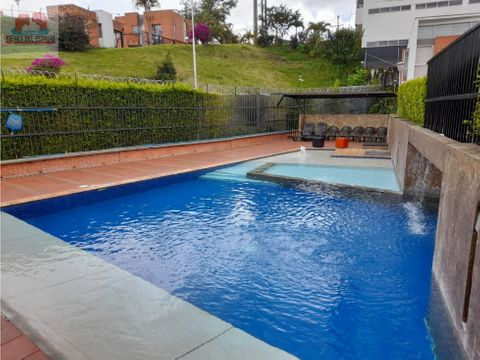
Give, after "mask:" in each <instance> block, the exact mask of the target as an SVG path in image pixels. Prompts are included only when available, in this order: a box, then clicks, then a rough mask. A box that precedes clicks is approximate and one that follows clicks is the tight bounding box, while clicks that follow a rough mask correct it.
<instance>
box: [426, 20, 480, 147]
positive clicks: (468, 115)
mask: <svg viewBox="0 0 480 360" xmlns="http://www.w3.org/2000/svg"><path fill="white" fill-rule="evenodd" d="M479 57H480V25H478V26H476V27H474V28H472V29H471V30H470V31H468V32H466V33H465V34H464V35H462V36H461V38H459V39H458V40H457V41H455V42H454V43H452V44H451V45H450V46H448V47H447V48H445V49H444V50H443V51H441V52H440V53H439V54H437V55H436V56H434V57H433V58H432V59H431V60H430V61H429V62H428V88H427V98H426V101H425V125H424V126H425V127H426V128H428V129H430V130H433V131H435V132H437V133H441V134H444V135H445V136H447V137H449V138H451V139H454V140H457V141H461V142H476V143H477V144H478V143H479V141H480V135H479V134H475V131H474V129H473V128H474V126H472V122H474V121H475V119H474V112H475V106H476V103H477V101H479V100H478V99H479V84H478V74H479Z"/></svg>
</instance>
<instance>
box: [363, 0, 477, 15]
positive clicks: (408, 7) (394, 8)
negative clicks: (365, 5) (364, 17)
mask: <svg viewBox="0 0 480 360" xmlns="http://www.w3.org/2000/svg"><path fill="white" fill-rule="evenodd" d="M479 1H480V0H479ZM411 8H412V6H411V5H404V6H392V7H384V8H375V9H370V10H368V13H369V14H380V13H389V12H397V11H408V10H411Z"/></svg>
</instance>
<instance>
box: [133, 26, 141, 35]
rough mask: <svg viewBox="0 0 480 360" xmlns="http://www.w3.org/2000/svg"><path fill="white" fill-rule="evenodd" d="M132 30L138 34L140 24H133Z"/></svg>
mask: <svg viewBox="0 0 480 360" xmlns="http://www.w3.org/2000/svg"><path fill="white" fill-rule="evenodd" d="M132 32H133V33H134V34H138V33H139V32H140V29H139V28H138V25H133V26H132Z"/></svg>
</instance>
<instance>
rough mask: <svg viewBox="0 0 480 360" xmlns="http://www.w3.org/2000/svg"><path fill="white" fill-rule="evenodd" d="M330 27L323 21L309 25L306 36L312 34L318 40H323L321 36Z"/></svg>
mask: <svg viewBox="0 0 480 360" xmlns="http://www.w3.org/2000/svg"><path fill="white" fill-rule="evenodd" d="M329 26H331V25H330V24H329V23H327V22H325V21H319V22H316V23H312V22H311V23H309V24H308V27H307V36H308V35H310V33H313V35H316V36H317V37H319V38H323V34H325V33H326V32H328V27H329Z"/></svg>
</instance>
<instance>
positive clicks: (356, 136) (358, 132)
mask: <svg viewBox="0 0 480 360" xmlns="http://www.w3.org/2000/svg"><path fill="white" fill-rule="evenodd" d="M364 131H365V129H364V128H363V126H356V127H355V128H354V129H353V130H352V132H351V133H350V135H349V136H348V138H349V139H350V140H353V141H357V140H358V141H360V140H361V136H362V134H363V132H364Z"/></svg>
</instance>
